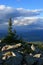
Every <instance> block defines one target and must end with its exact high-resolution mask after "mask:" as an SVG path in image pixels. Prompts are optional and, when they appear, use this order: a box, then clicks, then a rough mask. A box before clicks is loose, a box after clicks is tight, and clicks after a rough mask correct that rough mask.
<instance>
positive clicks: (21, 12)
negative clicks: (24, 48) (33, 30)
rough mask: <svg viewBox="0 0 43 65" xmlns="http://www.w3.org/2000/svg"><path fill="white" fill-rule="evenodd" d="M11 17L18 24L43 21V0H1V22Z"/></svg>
mask: <svg viewBox="0 0 43 65" xmlns="http://www.w3.org/2000/svg"><path fill="white" fill-rule="evenodd" d="M10 17H11V18H13V22H14V19H15V22H14V24H16V25H17V24H20V25H27V24H30V23H33V22H38V21H39V20H40V21H42V19H43V0H0V24H2V23H4V24H5V21H6V22H7V20H8V19H9V18H10Z"/></svg>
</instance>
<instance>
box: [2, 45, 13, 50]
mask: <svg viewBox="0 0 43 65" xmlns="http://www.w3.org/2000/svg"><path fill="white" fill-rule="evenodd" d="M10 48H12V46H11V45H5V46H4V47H3V48H2V51H5V50H8V49H10Z"/></svg>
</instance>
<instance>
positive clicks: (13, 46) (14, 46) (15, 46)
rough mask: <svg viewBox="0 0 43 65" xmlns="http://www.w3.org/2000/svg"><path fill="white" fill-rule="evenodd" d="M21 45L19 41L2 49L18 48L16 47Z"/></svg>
mask: <svg viewBox="0 0 43 65" xmlns="http://www.w3.org/2000/svg"><path fill="white" fill-rule="evenodd" d="M19 47H21V43H18V44H16V45H5V46H4V47H3V48H2V51H5V50H9V49H12V48H13V49H16V48H19Z"/></svg>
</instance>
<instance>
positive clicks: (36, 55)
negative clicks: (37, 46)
mask: <svg viewBox="0 0 43 65" xmlns="http://www.w3.org/2000/svg"><path fill="white" fill-rule="evenodd" d="M33 57H36V58H40V57H41V54H35V55H34V56H33Z"/></svg>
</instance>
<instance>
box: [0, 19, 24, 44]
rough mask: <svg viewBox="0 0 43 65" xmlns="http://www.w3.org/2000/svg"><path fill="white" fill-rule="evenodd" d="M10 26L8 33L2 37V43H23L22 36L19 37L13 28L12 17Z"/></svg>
mask: <svg viewBox="0 0 43 65" xmlns="http://www.w3.org/2000/svg"><path fill="white" fill-rule="evenodd" d="M8 25H9V27H8V35H7V36H6V37H5V38H3V39H2V41H1V43H6V44H13V43H20V42H21V43H22V42H23V40H22V37H19V36H18V35H17V33H16V30H15V29H14V31H13V30H12V19H11V18H10V19H9V24H8Z"/></svg>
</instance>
